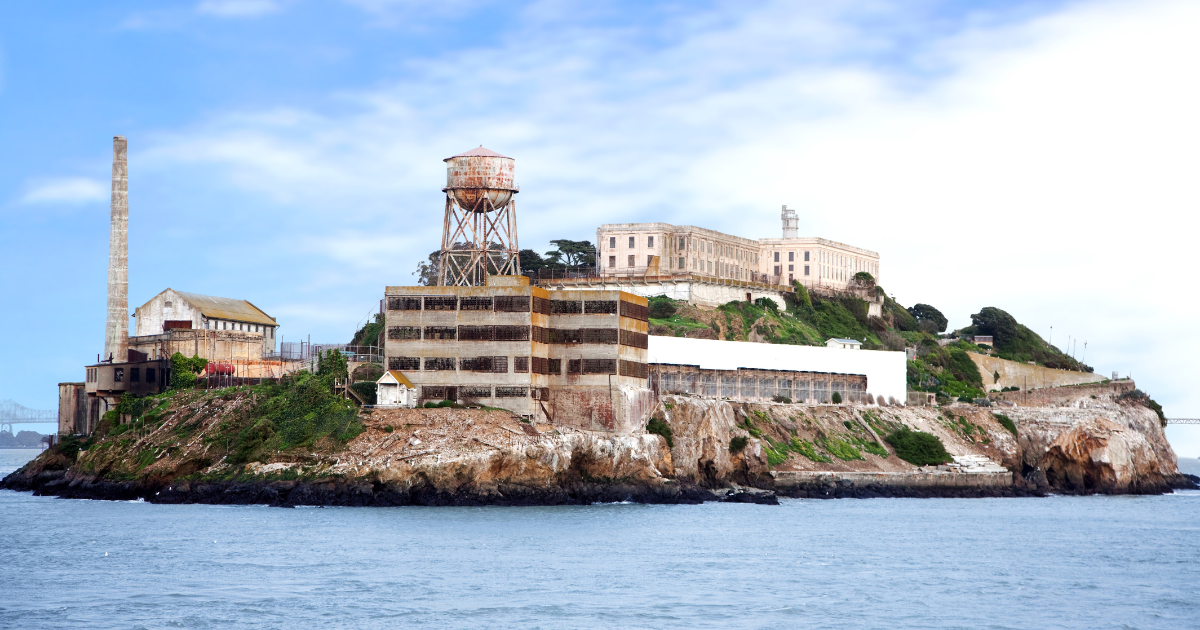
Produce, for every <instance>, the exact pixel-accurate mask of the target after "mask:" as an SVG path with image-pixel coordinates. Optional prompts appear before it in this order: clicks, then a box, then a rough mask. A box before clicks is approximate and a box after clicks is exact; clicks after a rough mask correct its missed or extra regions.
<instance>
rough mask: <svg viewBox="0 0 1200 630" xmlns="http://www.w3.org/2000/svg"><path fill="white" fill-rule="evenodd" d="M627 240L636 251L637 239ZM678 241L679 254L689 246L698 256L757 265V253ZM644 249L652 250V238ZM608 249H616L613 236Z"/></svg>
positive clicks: (697, 241)
mask: <svg viewBox="0 0 1200 630" xmlns="http://www.w3.org/2000/svg"><path fill="white" fill-rule="evenodd" d="M627 238H628V239H629V249H636V248H637V237H636V236H629V237H627ZM678 239H679V251H680V252H683V251H685V250H687V249H688V248H689V245H690V248H691V250H692V252H693V253H697V252H698V253H700V254H711V255H714V256H725V257H728V258H732V259H733V260H736V261H739V262H746V263H749V264H756V263H758V252H755V251H751V250H748V249H743V248H739V247H735V246H732V245H726V244H725V243H721V242H717V241H710V240H705V239H697V238H691V237H685V236H680V237H678ZM646 248H647V249H654V236H647V237H646ZM608 249H609V251H612V250H615V249H617V237H615V236H610V237H608ZM615 259H616V257H615V256H609V261H610V262H612V264H610V265H609V266H610V267H615V266H616V264H615ZM629 260H630V261H633V257H632V256H630V258H629ZM647 264H649V263H647ZM629 266H630V267H632V266H634V265H633V262H630V263H629ZM680 266H681V267H682V265H680Z"/></svg>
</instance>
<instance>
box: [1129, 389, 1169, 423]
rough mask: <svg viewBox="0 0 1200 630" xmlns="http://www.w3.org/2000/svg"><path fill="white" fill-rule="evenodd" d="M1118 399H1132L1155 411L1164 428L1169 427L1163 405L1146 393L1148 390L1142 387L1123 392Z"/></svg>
mask: <svg viewBox="0 0 1200 630" xmlns="http://www.w3.org/2000/svg"><path fill="white" fill-rule="evenodd" d="M1117 400H1118V401H1130V402H1133V403H1134V404H1138V405H1142V406H1143V407H1145V408H1147V409H1149V410H1151V411H1153V412H1154V413H1155V414H1156V415H1157V416H1158V422H1159V424H1161V425H1162V428H1164V429H1165V428H1167V416H1166V415H1165V414H1164V413H1163V408H1162V405H1160V404H1158V403H1156V402H1154V399H1152V398H1150V396H1148V395H1146V392H1143V391H1142V390H1140V389H1135V390H1133V391H1129V392H1125V393H1124V394H1121V395H1120V396H1118V397H1117Z"/></svg>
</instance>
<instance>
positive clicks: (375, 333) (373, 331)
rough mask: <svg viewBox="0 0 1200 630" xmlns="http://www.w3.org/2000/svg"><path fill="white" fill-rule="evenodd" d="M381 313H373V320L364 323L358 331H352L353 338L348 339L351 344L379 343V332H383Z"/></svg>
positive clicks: (369, 344) (371, 344)
mask: <svg viewBox="0 0 1200 630" xmlns="http://www.w3.org/2000/svg"><path fill="white" fill-rule="evenodd" d="M383 321H384V320H383V313H375V321H373V322H370V323H368V324H364V325H363V327H362V328H359V329H358V332H356V333H354V339H351V340H350V345H352V346H374V345H378V344H379V333H381V332H383Z"/></svg>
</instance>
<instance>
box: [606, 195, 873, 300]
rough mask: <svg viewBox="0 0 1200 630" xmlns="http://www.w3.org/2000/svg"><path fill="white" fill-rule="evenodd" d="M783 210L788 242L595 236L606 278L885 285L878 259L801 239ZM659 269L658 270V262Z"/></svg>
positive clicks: (635, 229) (700, 235) (659, 227)
mask: <svg viewBox="0 0 1200 630" xmlns="http://www.w3.org/2000/svg"><path fill="white" fill-rule="evenodd" d="M795 223H796V218H795V212H794V211H791V210H787V208H786V207H785V208H784V211H783V228H784V229H783V233H784V236H785V238H764V239H758V240H754V239H748V238H743V237H740V236H734V235H732V234H725V233H723V232H717V231H715V230H708V229H705V228H701V227H696V226H692V225H671V224H668V223H609V224H605V225H601V226H600V227H599V228H598V229H597V230H596V243H597V253H596V255H597V260H596V264H597V267H598V271H599V273H600V275H601V277H612V278H620V277H629V276H646V275H651V276H693V277H694V276H700V277H701V279H704V278H712V279H714V280H723V279H730V280H743V281H748V282H766V283H768V284H783V285H790V284H791V283H792V281H794V280H795V281H799V282H800V283H801V284H803V285H805V286H807V287H825V288H829V289H838V290H840V289H845V288H847V287H849V285H850V282H851V281H852V280H853V278H854V274H856V273H858V272H859V271H866V272H867V273H870V274H871V276H872V277H874V278H875V280H876V282H879V281H880V270H879V254H878V253H877V252H873V251H870V250H867V249H863V248H860V247H854V246H852V245H847V244H845V243H839V242H837V241H831V240H829V239H824V238H816V237H800V236H796V235H795V232H796V229H795ZM655 256H657V257H658V266H657V267H654V262H655V260H654V257H655Z"/></svg>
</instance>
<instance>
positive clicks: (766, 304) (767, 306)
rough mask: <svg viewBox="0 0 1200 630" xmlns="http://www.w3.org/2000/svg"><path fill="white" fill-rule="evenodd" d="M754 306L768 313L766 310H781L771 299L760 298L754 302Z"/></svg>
mask: <svg viewBox="0 0 1200 630" xmlns="http://www.w3.org/2000/svg"><path fill="white" fill-rule="evenodd" d="M754 305H755V306H757V307H759V308H761V309H763V310H764V311H766V310H770V311H778V310H779V305H778V304H776V303H775V300H772V299H771V298H769V297H760V298H758V299H757V300H754Z"/></svg>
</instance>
